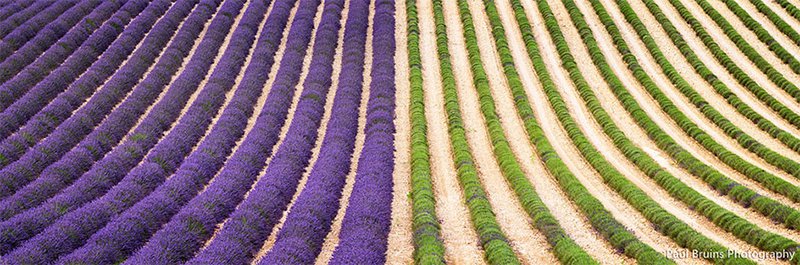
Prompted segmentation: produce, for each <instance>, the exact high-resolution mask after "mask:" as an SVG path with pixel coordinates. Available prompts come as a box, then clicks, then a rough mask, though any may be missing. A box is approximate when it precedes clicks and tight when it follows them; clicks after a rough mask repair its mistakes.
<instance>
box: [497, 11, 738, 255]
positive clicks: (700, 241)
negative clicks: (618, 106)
mask: <svg viewBox="0 0 800 265" xmlns="http://www.w3.org/2000/svg"><path fill="white" fill-rule="evenodd" d="M511 4H512V8H513V10H514V15H515V18H516V20H517V24H518V26H519V29H520V31H521V32H522V36H523V39H524V41H525V47H526V49H527V52H528V56H529V57H530V59H531V61H532V63H533V67H534V70H535V72H536V74H537V76H538V77H539V81H540V82H541V83H542V87H543V89H544V91H545V93H546V95H547V99H548V101H549V102H550V105H551V107H552V108H553V110H554V111H555V113H556V115H557V117H558V119H559V121H560V122H561V124H562V125H563V126H564V128H565V130H566V132H567V134H568V135H569V137H570V139H571V140H572V142H573V143H574V144H575V146H576V147H577V148H578V150H579V151H580V152H581V155H583V157H584V158H585V159H586V161H588V162H589V164H591V165H592V167H594V168H595V169H596V170H597V171H598V173H600V175H601V176H602V177H603V181H604V182H605V184H606V185H608V186H609V187H611V188H612V189H614V190H615V191H616V192H617V193H618V194H619V195H620V196H622V197H623V198H624V199H625V200H626V201H627V202H628V203H629V204H631V205H632V206H633V207H634V208H636V209H637V210H638V211H639V212H640V213H642V215H643V216H644V217H645V218H647V219H648V220H649V221H650V222H652V223H653V224H654V226H655V227H656V229H657V230H658V231H659V232H661V233H662V234H664V235H666V236H668V237H670V238H671V239H672V240H673V241H675V242H676V243H677V244H678V245H680V246H682V247H686V248H689V249H692V250H697V251H701V252H727V249H726V248H725V247H723V246H721V245H719V244H718V243H716V242H714V241H713V240H711V239H709V238H707V237H705V236H703V235H702V234H700V233H698V232H697V231H695V230H694V229H692V228H691V227H689V226H688V225H687V224H686V223H684V222H683V221H681V220H680V219H678V218H677V217H675V216H674V215H672V214H670V213H669V212H667V211H666V210H664V209H663V208H662V207H661V206H660V205H659V204H658V203H657V202H656V201H654V200H653V199H652V198H650V197H649V196H647V194H646V193H644V192H643V191H642V190H641V189H639V188H638V187H637V186H636V185H635V184H633V183H632V182H630V181H629V180H628V179H627V178H625V176H624V175H623V174H622V173H620V172H619V171H617V169H616V168H615V167H614V166H612V165H611V163H609V162H608V160H606V159H605V157H604V156H603V155H602V154H601V153H599V152H598V151H597V149H595V148H594V146H593V145H592V144H591V143H590V142H589V141H588V139H587V138H586V136H585V135H584V134H583V133H582V131H581V130H580V128H579V127H578V125H577V124H576V123H575V121H574V120H573V118H572V116H571V115H570V112H569V110H568V109H567V107H566V103H565V102H564V100H563V98H562V97H561V94H559V92H558V89H557V87H556V84H555V83H554V82H553V79H552V77H551V76H550V74H549V73H548V71H547V67H546V64H545V62H544V60H543V59H542V57H541V54H540V52H539V47H538V45H537V43H536V39H535V37H534V35H533V31H532V30H531V27H530V21H529V20H528V19H527V16H526V15H525V12H524V10H523V7H522V5H521V4H520V1H519V0H511ZM583 84H584V85H586V84H585V81H584V83H583ZM514 94H515V97H514V98H515V99H516V105H517V106H518V107H517V109H518V111H520V113H521V116H522V117H525V118H524V119H525V122H526V128H527V127H529V125H528V123H529V122H531V123H532V122H535V119H533V118H532V116H531V117H530V118H528V116H527V115H522V113H523V111H521V110H526V109H527V110H529V109H530V103H529V102H528V101H527V94H525V91H524V90H522V91H517V90H516V89H515V91H514ZM525 112H527V111H525ZM528 120H531V121H528ZM614 135H618V136H620V137H624V135H622V134H621V132H619V131H617V134H614ZM710 258H711V260H712V261H714V262H716V263H720V264H754V263H753V262H752V261H749V260H746V259H741V258H737V257H710Z"/></svg>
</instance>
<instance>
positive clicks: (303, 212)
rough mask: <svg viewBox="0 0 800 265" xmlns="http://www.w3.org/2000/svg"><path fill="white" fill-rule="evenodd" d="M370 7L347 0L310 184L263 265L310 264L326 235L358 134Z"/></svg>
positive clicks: (366, 2)
mask: <svg viewBox="0 0 800 265" xmlns="http://www.w3.org/2000/svg"><path fill="white" fill-rule="evenodd" d="M369 5H370V1H369V0H351V1H350V6H349V7H348V16H347V22H346V24H345V32H344V41H343V42H344V44H343V46H344V47H343V50H342V54H343V58H342V71H341V73H340V75H339V83H338V88H337V90H336V96H335V98H334V101H333V102H334V103H333V104H334V105H333V108H332V113H331V118H330V120H329V121H328V127H327V131H326V132H325V138H324V139H323V141H322V146H321V149H320V152H319V155H318V158H317V160H316V163H315V164H314V167H313V168H312V169H311V172H310V174H309V176H308V181H307V182H306V185H305V187H304V188H303V191H302V192H301V193H300V196H298V197H297V201H296V202H295V203H294V205H293V206H292V208H291V209H290V210H289V215H288V216H287V218H286V222H285V223H284V224H283V227H282V228H281V229H280V231H278V235H277V240H276V241H275V244H274V245H273V247H272V249H271V250H270V251H269V252H268V253H267V254H266V256H264V258H263V259H262V260H261V262H260V263H262V264H265V263H266V264H310V263H313V262H314V260H315V259H316V257H317V255H318V254H319V252H320V250H321V249H322V243H323V241H324V240H325V236H326V235H327V234H328V232H330V227H331V223H332V222H333V218H334V217H336V213H337V210H338V209H339V198H340V197H341V195H342V188H343V187H344V183H345V178H346V176H347V174H348V173H349V172H350V160H351V157H352V155H353V149H354V147H355V139H356V134H357V133H358V115H359V106H360V104H361V93H362V90H363V89H362V86H363V84H362V83H363V79H364V75H363V71H364V47H365V42H366V34H367V25H368V23H369Z"/></svg>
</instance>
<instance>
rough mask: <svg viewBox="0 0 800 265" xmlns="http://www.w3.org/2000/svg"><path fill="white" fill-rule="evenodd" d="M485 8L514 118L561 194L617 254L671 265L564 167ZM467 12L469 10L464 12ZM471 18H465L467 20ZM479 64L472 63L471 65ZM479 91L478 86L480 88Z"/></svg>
mask: <svg viewBox="0 0 800 265" xmlns="http://www.w3.org/2000/svg"><path fill="white" fill-rule="evenodd" d="M459 3H460V5H462V9H465V8H466V7H465V6H466V5H467V4H466V1H465V0H460V1H459ZM484 7H485V11H486V15H487V16H488V17H489V21H490V23H491V27H492V35H493V37H494V38H493V39H494V40H495V45H496V50H497V51H498V53H499V56H500V61H501V63H502V65H503V72H504V73H505V76H506V80H507V81H508V84H509V88H510V90H511V92H512V94H513V96H514V100H515V106H516V110H517V114H518V115H519V117H521V118H522V120H523V123H524V125H525V130H526V131H527V132H528V140H529V141H530V142H531V144H533V145H534V146H535V147H536V151H537V153H538V155H539V157H540V158H541V159H542V161H544V164H545V166H546V168H547V170H548V171H550V173H551V174H552V175H553V177H554V178H555V179H556V180H557V181H558V184H559V185H560V186H561V188H562V190H564V191H565V193H566V194H567V195H568V196H569V198H570V200H572V201H573V202H574V203H575V204H576V205H577V206H578V207H579V208H580V210H581V212H582V213H583V214H584V215H585V216H586V217H587V218H588V219H589V221H590V223H591V225H592V227H594V228H595V229H596V230H597V231H598V232H600V234H601V235H603V237H604V238H605V239H606V240H607V241H608V242H609V243H610V244H611V245H612V246H614V247H615V248H617V249H618V250H619V251H620V252H623V253H625V254H626V255H627V256H629V257H631V258H634V259H636V260H637V261H638V262H639V263H642V264H673V263H674V262H672V261H671V260H669V259H667V258H666V257H665V256H663V255H662V254H661V253H658V252H657V251H655V250H654V249H653V248H651V247H650V246H648V245H647V244H645V243H643V242H641V241H639V240H638V239H637V238H636V236H635V235H634V234H633V233H631V232H629V231H628V230H627V229H626V228H625V226H623V225H622V224H620V223H619V222H618V221H617V220H615V219H614V216H613V215H611V213H610V212H608V210H606V209H605V207H603V205H602V204H601V203H600V201H599V200H597V199H596V198H595V197H594V196H592V195H591V194H590V193H589V191H588V190H587V189H586V187H585V186H583V184H581V182H580V181H579V180H578V179H577V178H576V177H575V175H573V174H572V172H570V170H569V168H568V167H567V165H566V164H565V163H564V161H563V160H562V159H561V158H560V157H559V155H558V154H557V153H556V151H555V149H554V148H553V146H552V145H551V143H550V141H549V140H548V139H547V137H546V136H545V134H544V131H543V130H542V128H541V127H540V125H539V123H538V121H537V120H536V117H535V115H534V113H533V109H532V108H531V107H530V103H529V102H528V100H527V94H526V92H525V89H524V88H523V85H522V82H521V81H520V76H519V73H518V72H517V69H516V67H515V66H514V58H513V57H512V55H511V51H510V49H509V45H508V41H507V40H506V36H505V29H504V28H503V24H502V22H501V21H500V15H499V14H498V11H497V8H496V6H495V5H494V3H493V1H490V0H484ZM464 12H469V10H464ZM468 19H471V18H464V20H465V21H466V20H468ZM467 42H468V43H469V42H472V43H475V45H471V46H469V48H470V54H471V55H473V54H474V55H475V56H474V57H477V56H479V54H478V53H479V52H480V51H478V46H477V44H476V43H477V39H476V38H475V36H474V35H472V36H469V37H468V38H467ZM478 63H479V62H475V63H473V65H475V64H478ZM479 87H481V86H479ZM481 88H483V91H479V94H480V97H481V99H482V100H485V101H487V102H493V101H494V100H493V99H492V94H491V91H489V88H488V84H487V85H486V86H483V87H481ZM487 112H488V113H489V115H487V120H498V122H499V118H497V116H496V115H493V113H494V111H493V109H489V110H487Z"/></svg>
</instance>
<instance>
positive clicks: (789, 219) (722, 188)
mask: <svg viewBox="0 0 800 265" xmlns="http://www.w3.org/2000/svg"><path fill="white" fill-rule="evenodd" d="M621 1H622V0H617V3H618V5H620V6H621V8H622V9H625V10H628V9H629V7H628V8H625V7H626V5H627V2H621ZM623 3H624V4H623ZM644 3H645V5H646V6H647V8H648V10H650V12H651V13H652V14H653V15H654V16H655V17H656V20H657V21H658V22H659V23H660V24H661V26H662V28H664V29H665V30H666V31H667V33H668V34H669V36H670V39H671V40H672V41H673V43H675V44H676V45H677V46H678V47H679V49H680V50H681V52H682V53H683V54H684V55H687V54H688V55H690V56H687V59H689V60H690V63H692V65H694V66H695V67H696V69H698V68H699V66H703V65H701V62H700V61H699V59H697V57H696V56H695V54H694V53H693V52H691V49H690V48H689V47H688V46H687V45H685V43H686V42H685V40H683V39H682V38H681V37H680V33H678V31H677V30H676V29H675V27H674V25H672V24H671V23H670V22H669V20H668V19H667V18H666V16H665V15H664V13H663V12H662V11H661V9H659V7H658V5H657V4H655V3H654V2H653V1H652V0H644ZM630 10H631V11H629V12H623V15H625V17H626V19H627V20H628V21H629V23H631V24H632V25H634V24H637V23H634V22H632V21H634V18H636V19H635V20H638V17H634V15H635V13H633V11H632V9H630ZM639 23H641V21H639ZM702 70H703V72H708V69H707V68H702ZM703 72H701V71H698V73H703ZM709 73H710V72H709ZM715 87H717V86H715ZM695 160H696V159H695ZM679 161H681V160H679ZM683 163H686V162H682V165H684V164H683ZM688 164H689V165H692V164H702V163H700V162H699V161H696V162H695V161H691V162H688ZM703 166H704V165H703ZM706 168H707V166H706ZM692 172H693V173H695V172H698V173H702V176H701V177H702V178H703V179H704V180H707V181H706V182H708V183H709V184H711V185H712V187H714V189H716V190H717V191H719V192H721V193H723V194H728V196H729V197H730V198H732V199H734V200H735V201H737V202H739V203H741V204H743V205H745V206H753V208H754V209H755V210H757V211H758V212H760V213H761V214H763V215H765V216H768V217H770V218H772V219H773V220H775V221H777V222H780V223H783V224H784V225H786V226H787V227H789V228H794V229H800V212H798V211H797V210H795V209H793V208H791V207H788V206H786V205H783V204H781V203H779V202H776V201H775V200H773V199H770V198H768V197H765V196H760V195H758V194H756V193H755V192H753V191H751V190H749V189H747V188H745V187H743V186H741V185H739V184H738V183H735V182H733V181H731V180H730V179H728V178H727V177H724V176H722V175H721V174H719V172H716V171H713V170H707V169H704V168H702V167H700V168H697V170H695V171H692ZM716 175H719V176H720V177H717V176H716ZM745 175H750V174H745ZM710 180H714V181H710Z"/></svg>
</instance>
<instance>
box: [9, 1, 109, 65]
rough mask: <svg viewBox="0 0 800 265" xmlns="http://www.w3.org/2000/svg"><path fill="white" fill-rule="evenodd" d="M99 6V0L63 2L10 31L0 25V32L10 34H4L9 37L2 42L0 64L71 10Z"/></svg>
mask: <svg viewBox="0 0 800 265" xmlns="http://www.w3.org/2000/svg"><path fill="white" fill-rule="evenodd" d="M76 4H78V5H76ZM98 4H100V2H99V1H97V0H86V1H78V0H63V1H59V2H57V3H55V4H53V5H51V6H50V7H48V8H47V9H45V10H42V11H40V12H39V13H38V14H36V15H35V16H34V17H32V18H30V19H28V20H27V21H26V22H25V23H23V24H22V25H19V26H16V27H13V28H10V29H7V28H3V27H2V25H0V30H2V31H4V32H5V31H8V33H4V34H7V35H5V37H2V40H1V41H0V62H2V61H3V60H5V59H6V58H7V57H8V55H10V54H12V53H13V52H14V51H15V50H16V49H17V48H19V47H21V46H22V45H24V44H25V43H26V42H28V41H29V40H30V39H31V38H33V37H34V36H36V33H38V32H39V30H41V29H42V28H44V27H45V26H46V25H47V24H49V23H50V22H52V21H53V20H55V19H56V18H58V17H59V16H61V15H62V14H64V12H65V11H67V10H71V11H73V12H75V11H78V12H80V11H81V10H92V9H93V8H94V7H96V6H97V5H98ZM86 12H88V11H86Z"/></svg>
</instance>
